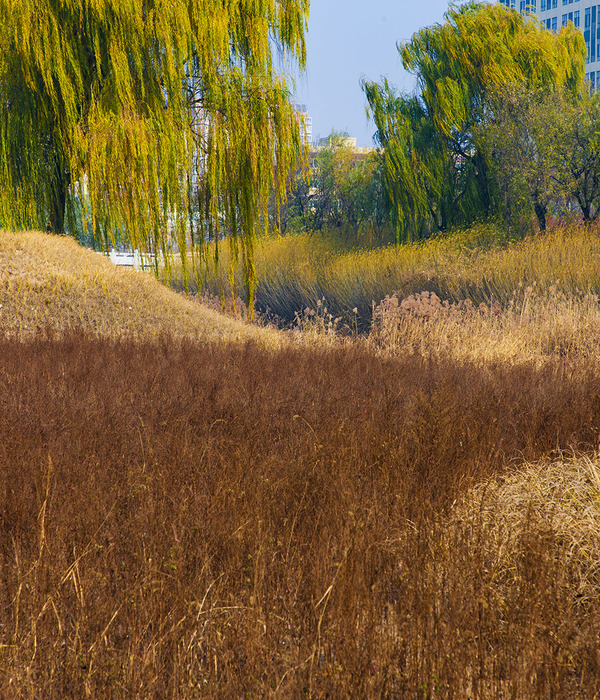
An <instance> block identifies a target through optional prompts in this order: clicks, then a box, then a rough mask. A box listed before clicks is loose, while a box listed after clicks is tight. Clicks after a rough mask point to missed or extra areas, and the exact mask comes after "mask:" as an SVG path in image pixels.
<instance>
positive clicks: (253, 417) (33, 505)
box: [0, 232, 600, 699]
mask: <svg viewBox="0 0 600 700" xmlns="http://www.w3.org/2000/svg"><path fill="white" fill-rule="evenodd" d="M553 235H554V234H553ZM556 235H557V236H558V234H556ZM561 235H562V234H561ZM591 235H592V234H590V233H589V232H581V234H579V233H577V232H575V234H574V242H573V243H572V244H570V243H569V241H568V240H567V239H566V238H564V236H563V239H560V238H557V237H555V238H554V239H551V238H548V239H547V240H546V239H538V240H537V241H536V240H533V239H532V240H531V241H526V242H524V243H523V244H520V245H519V246H516V247H515V248H514V250H513V249H510V250H507V251H504V253H502V251H500V250H496V251H495V252H494V255H498V256H500V257H499V258H498V259H497V260H496V263H494V264H495V265H496V267H497V268H498V269H500V268H501V267H502V265H507V266H508V267H507V272H506V275H505V276H506V278H507V279H509V278H510V279H511V282H510V284H511V285H512V284H513V283H514V284H515V285H516V287H515V289H516V294H513V295H512V297H511V298H512V301H510V299H509V301H508V303H507V304H505V305H499V306H495V305H494V304H493V303H488V304H487V306H486V308H485V309H483V308H479V307H478V306H477V305H476V304H472V303H470V304H469V303H464V302H463V303H462V304H457V303H455V304H452V303H450V302H449V303H447V304H444V302H442V301H440V299H438V298H437V297H434V296H432V294H431V293H428V294H427V295H423V294H417V295H413V296H408V295H405V296H400V298H399V299H398V298H397V299H396V301H395V302H394V301H392V300H391V299H393V297H392V298H390V299H388V302H386V304H384V305H383V306H382V307H380V309H379V316H378V317H377V318H376V323H375V326H374V331H373V334H372V336H371V338H370V339H364V340H363V341H361V342H356V343H345V344H344V343H343V342H338V341H336V340H335V337H334V336H331V335H328V334H327V333H326V330H327V329H326V323H325V322H324V319H323V317H322V316H321V317H317V318H316V319H315V318H314V317H310V318H309V319H308V320H307V323H306V325H307V326H308V327H310V328H313V331H314V332H313V333H307V334H304V335H303V334H300V333H297V334H295V335H291V334H284V333H277V332H275V331H272V330H269V329H264V328H257V327H253V326H250V325H249V324H244V323H243V322H241V321H237V320H235V319H232V318H229V317H225V316H223V315H221V314H218V313H216V312H215V311H213V310H210V309H206V308H204V307H202V306H201V305H200V304H198V303H196V302H191V301H188V300H187V299H185V298H184V297H183V296H181V295H178V294H175V293H174V292H172V291H170V290H168V289H166V288H165V287H163V286H161V285H160V284H159V283H158V282H157V281H156V280H155V279H154V278H153V277H152V276H151V275H146V274H143V273H139V272H135V271H129V270H122V269H118V268H115V267H114V266H112V264H111V263H110V262H108V261H107V260H106V259H103V258H102V257H101V256H99V255H97V254H96V253H93V252H90V251H86V250H83V249H82V248H80V247H79V246H77V244H75V243H74V242H73V241H72V240H70V239H65V238H57V237H52V236H47V235H45V234H40V233H19V234H12V233H4V234H2V236H1V237H0V289H1V299H0V303H1V304H2V308H0V346H1V347H0V365H1V367H0V370H1V371H0V374H2V377H3V382H2V384H1V386H0V388H1V389H2V392H0V393H1V396H0V406H1V407H2V409H3V410H2V411H0V438H1V439H0V474H1V476H2V480H1V481H0V483H3V484H4V489H0V501H1V503H0V506H1V507H0V571H2V572H3V576H2V577H0V600H2V603H3V604H2V606H0V609H1V611H2V615H3V617H2V619H0V668H2V669H3V670H4V675H2V674H0V693H4V695H5V696H7V697H11V696H12V697H19V696H20V697H36V696H37V697H68V696H73V697H74V696H83V695H85V694H86V693H87V694H88V695H90V696H96V697H99V696H106V697H108V696H112V697H132V696H140V697H142V696H144V697H165V696H168V697H181V698H187V697H196V696H198V697H202V696H205V697H240V696H244V695H247V696H250V697H255V696H256V697H259V696H260V697H274V698H275V697H305V696H309V697H350V696H351V695H352V694H354V695H355V696H358V697H397V698H404V697H411V698H413V697H414V698H416V697H427V698H436V697H449V698H465V697H473V698H475V697H477V698H486V699H487V698H496V697H519V698H521V697H522V698H529V697H531V698H537V697H553V698H554V697H556V698H565V699H566V698H571V697H595V696H597V693H598V692H600V680H599V679H600V640H599V638H598V629H600V604H599V601H600V565H599V563H598V562H599V561H600V537H599V535H598V533H599V532H600V459H599V457H598V455H597V454H596V453H595V450H597V449H598V447H599V445H598V441H599V435H600V398H599V397H600V372H599V371H598V369H599V368H600V350H599V349H598V347H597V338H598V337H599V335H600V311H599V310H598V300H597V298H596V297H595V296H594V294H584V293H581V292H577V289H576V286H579V287H580V288H581V289H588V288H592V287H593V284H592V282H593V272H594V271H593V269H592V267H593V265H592V263H591V262H590V261H589V260H587V259H586V260H585V261H583V263H582V265H581V269H582V272H581V275H582V277H581V278H578V279H577V281H576V282H575V281H573V280H572V281H571V282H570V283H569V284H570V285H571V286H572V289H569V290H567V291H568V292H569V293H565V292H564V291H563V290H564V285H560V286H556V285H552V284H550V281H551V280H552V279H553V277H552V274H550V272H547V274H546V276H544V274H543V270H544V269H546V270H547V271H548V270H555V269H556V261H557V260H560V259H561V256H563V257H564V256H567V257H568V265H567V267H566V268H565V271H566V270H567V269H569V270H571V271H574V270H575V264H576V258H577V256H580V257H581V256H583V253H584V248H585V246H584V241H586V240H587V241H588V243H589V244H590V246H591V248H590V249H589V250H591V253H590V255H592V258H593V256H594V255H595V252H594V251H595V248H594V241H593V240H592V239H591V238H589V236H591ZM586 237H587V238H586ZM551 240H554V243H555V245H554V246H553V245H551ZM561 240H562V242H561ZM440 245H441V244H440ZM281 246H283V241H282V243H281ZM536 246H537V247H536ZM298 250H299V249H296V253H297V252H298ZM572 250H575V251H579V252H578V253H577V254H575V253H569V251H572ZM519 251H520V252H519ZM536 251H537V252H536ZM544 251H545V252H544ZM492 252H493V251H492ZM280 253H281V254H282V255H283V254H284V251H283V248H282V247H280ZM413 253H414V254H416V252H415V251H413ZM525 253H527V255H529V258H528V259H529V260H530V262H529V268H528V269H529V272H528V273H527V274H531V275H540V279H541V281H540V282H539V284H536V285H533V284H532V285H529V286H524V285H522V286H519V282H522V278H523V275H524V274H525V273H524V272H523V268H522V265H523V261H524V260H525V259H526V258H527V256H525V257H523V255H524V254H525ZM389 254H390V255H391V253H389ZM460 254H461V255H462V254H463V253H460ZM567 254H568V255H567ZM469 255H471V257H472V258H476V257H477V256H478V255H481V259H480V262H481V263H482V265H483V263H484V257H485V251H484V250H481V251H480V252H479V253H478V252H477V251H473V252H472V253H470V254H469ZM490 255H491V253H490ZM503 255H504V256H506V257H505V258H504V257H502V256H503ZM511 256H516V257H513V262H512V263H511V264H512V265H513V267H514V268H515V269H514V270H513V271H512V273H511V269H512V268H510V266H509V263H508V262H507V261H508V260H509V259H510V258H511ZM567 257H565V258H564V259H565V260H566V259H567ZM490 264H491V263H490ZM565 264H566V263H565ZM439 268H440V270H443V269H445V268H444V264H443V260H442V258H440V261H439ZM448 269H449V268H448ZM461 269H462V270H464V269H466V268H461ZM586 270H587V272H586ZM509 273H511V274H513V277H512V278H511V277H510V275H509ZM448 274H449V273H448ZM476 274H477V270H475V269H474V270H473V271H472V278H474V277H475V275H476ZM565 274H566V272H565ZM586 275H587V277H586ZM459 282H460V278H459V277H457V278H456V283H457V284H459ZM594 284H595V282H594ZM506 289H507V290H508V289H509V286H507V287H506ZM130 307H131V308H130ZM317 316H318V315H317ZM47 328H50V329H52V330H53V331H55V332H56V336H58V337H54V338H53V337H44V336H43V333H42V335H41V337H39V336H38V337H36V336H37V334H38V332H39V331H40V330H42V331H45V330H46V329H47ZM74 329H76V330H77V329H78V330H82V331H83V335H82V334H78V333H77V332H76V333H73V332H72V331H73V330H74ZM63 331H66V332H65V333H63ZM51 335H52V334H51ZM2 336H5V337H2ZM6 336H7V337H6ZM61 336H62V337H61ZM167 336H174V338H175V340H173V339H172V338H171V337H167ZM292 337H293V338H297V339H298V338H299V339H301V340H302V342H303V344H304V346H303V347H300V345H301V344H300V343H298V342H293V343H292V342H288V339H289V338H292ZM15 339H18V341H24V342H15ZM213 339H231V340H236V341H244V340H248V339H250V340H252V342H249V343H246V342H233V343H212V342H211V343H206V342H204V341H205V340H213ZM304 339H306V340H304ZM324 340H325V341H327V342H325V343H324V342H323V341H324ZM272 348H277V349H278V351H277V352H271V351H270V350H271V349H272ZM324 348H325V351H324V350H323V349H324ZM571 448H572V449H573V450H578V452H576V453H575V454H576V456H573V457H565V456H564V455H565V452H564V451H565V450H569V449H571ZM507 465H509V471H508V472H507ZM453 504H454V505H453Z"/></svg>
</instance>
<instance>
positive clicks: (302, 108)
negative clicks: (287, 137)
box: [292, 102, 313, 146]
mask: <svg viewBox="0 0 600 700" xmlns="http://www.w3.org/2000/svg"><path fill="white" fill-rule="evenodd" d="M292 107H293V108H294V110H295V112H296V114H297V115H298V117H299V118H300V125H301V127H302V132H301V136H302V143H306V144H308V145H309V146H310V145H311V144H312V140H313V134H312V117H311V116H310V114H309V113H308V109H307V108H306V105H301V104H298V103H295V102H293V103H292Z"/></svg>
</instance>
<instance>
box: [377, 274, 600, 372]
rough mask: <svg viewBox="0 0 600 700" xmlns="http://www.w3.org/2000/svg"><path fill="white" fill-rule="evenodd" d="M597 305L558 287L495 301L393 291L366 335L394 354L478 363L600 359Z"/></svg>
mask: <svg viewBox="0 0 600 700" xmlns="http://www.w3.org/2000/svg"><path fill="white" fill-rule="evenodd" d="M599 339H600V305H599V304H598V297H597V296H596V295H595V294H582V293H573V294H570V295H566V294H565V293H563V292H561V291H559V290H558V289H557V288H556V286H553V287H550V289H548V290H545V291H538V289H537V286H536V285H535V284H534V285H531V286H529V287H527V288H525V289H524V290H520V291H518V292H517V293H516V294H515V295H514V296H513V298H512V300H511V301H510V302H509V304H508V306H507V307H506V308H502V307H501V306H500V304H499V303H497V302H493V303H489V304H484V303H481V304H479V305H475V304H473V303H472V302H471V301H470V300H469V299H467V300H465V301H462V302H458V303H450V302H448V301H447V300H445V301H442V300H441V299H440V298H439V297H438V296H437V295H436V294H434V293H429V292H422V293H420V294H414V295H411V296H409V297H407V298H405V299H399V298H398V296H396V295H395V294H394V295H391V296H388V297H386V298H385V299H384V300H383V301H382V302H381V303H380V304H378V305H377V306H376V307H374V312H373V326H372V331H371V340H372V341H373V342H374V343H375V344H376V345H378V346H379V347H380V348H382V349H384V351H386V352H391V353H406V352H408V353H417V354H421V355H424V356H426V357H454V358H456V359H464V360H468V361H474V362H476V363H478V364H485V363H487V362H497V361H504V362H509V363H511V364H516V363H534V364H536V365H542V364H545V363H547V362H549V361H552V362H554V361H555V360H556V359H557V358H562V359H563V360H565V361H575V362H579V361H582V360H584V361H585V362H586V363H594V364H598V363H600V343H599V342H598V341H599Z"/></svg>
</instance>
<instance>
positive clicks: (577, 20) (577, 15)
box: [573, 10, 579, 27]
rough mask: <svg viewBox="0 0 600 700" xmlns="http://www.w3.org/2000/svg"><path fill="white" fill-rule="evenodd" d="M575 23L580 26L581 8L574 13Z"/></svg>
mask: <svg viewBox="0 0 600 700" xmlns="http://www.w3.org/2000/svg"><path fill="white" fill-rule="evenodd" d="M573 24H574V25H575V26H576V27H578V26H579V10H576V11H575V12H574V13H573Z"/></svg>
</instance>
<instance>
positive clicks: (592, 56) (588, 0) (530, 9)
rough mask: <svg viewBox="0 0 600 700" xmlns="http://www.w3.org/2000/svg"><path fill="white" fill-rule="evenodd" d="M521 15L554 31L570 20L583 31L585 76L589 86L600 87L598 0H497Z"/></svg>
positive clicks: (599, 19)
mask: <svg viewBox="0 0 600 700" xmlns="http://www.w3.org/2000/svg"><path fill="white" fill-rule="evenodd" d="M500 2H501V3H502V4H503V5H506V6H507V7H512V8H513V9H515V10H519V12H521V13H522V14H525V13H529V14H532V15H535V16H536V17H537V18H538V19H539V21H540V22H541V23H542V24H543V25H544V26H545V27H546V29H549V30H550V31H553V32H556V31H558V29H559V27H562V26H564V25H566V24H568V23H569V22H572V23H573V24H574V25H575V27H577V28H579V29H580V30H581V31H582V32H583V38H584V39H585V45H586V46H587V58H586V64H587V67H586V78H587V79H588V81H589V83H590V88H591V89H592V90H596V89H597V88H600V4H598V0H500Z"/></svg>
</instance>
